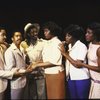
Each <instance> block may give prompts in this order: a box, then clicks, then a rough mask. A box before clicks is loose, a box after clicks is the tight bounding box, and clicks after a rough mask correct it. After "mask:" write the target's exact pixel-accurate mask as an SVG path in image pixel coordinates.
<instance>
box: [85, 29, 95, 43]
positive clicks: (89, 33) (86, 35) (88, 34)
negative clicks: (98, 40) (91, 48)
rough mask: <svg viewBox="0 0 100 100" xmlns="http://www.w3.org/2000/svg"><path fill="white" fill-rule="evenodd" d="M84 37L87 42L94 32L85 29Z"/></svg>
mask: <svg viewBox="0 0 100 100" xmlns="http://www.w3.org/2000/svg"><path fill="white" fill-rule="evenodd" d="M85 38H86V41H87V42H91V41H93V40H94V34H93V31H92V30H91V29H89V28H87V30H86V34H85Z"/></svg>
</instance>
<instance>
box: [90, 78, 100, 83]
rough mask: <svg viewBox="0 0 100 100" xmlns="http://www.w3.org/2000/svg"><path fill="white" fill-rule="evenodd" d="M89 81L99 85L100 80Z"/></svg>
mask: <svg viewBox="0 0 100 100" xmlns="http://www.w3.org/2000/svg"><path fill="white" fill-rule="evenodd" d="M91 80H92V81H94V83H98V84H100V80H94V79H93V78H91Z"/></svg>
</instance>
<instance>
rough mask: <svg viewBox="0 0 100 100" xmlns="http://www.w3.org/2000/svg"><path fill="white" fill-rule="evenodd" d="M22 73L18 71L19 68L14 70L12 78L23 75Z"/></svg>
mask: <svg viewBox="0 0 100 100" xmlns="http://www.w3.org/2000/svg"><path fill="white" fill-rule="evenodd" d="M23 75H24V74H23V73H22V72H20V69H17V70H16V72H15V73H14V75H13V77H14V78H18V77H21V76H23Z"/></svg>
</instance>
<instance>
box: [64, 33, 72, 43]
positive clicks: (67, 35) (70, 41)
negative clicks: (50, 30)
mask: <svg viewBox="0 0 100 100" xmlns="http://www.w3.org/2000/svg"><path fill="white" fill-rule="evenodd" d="M65 41H66V43H67V44H70V43H72V41H73V38H72V36H71V35H70V34H68V33H66V36H65Z"/></svg>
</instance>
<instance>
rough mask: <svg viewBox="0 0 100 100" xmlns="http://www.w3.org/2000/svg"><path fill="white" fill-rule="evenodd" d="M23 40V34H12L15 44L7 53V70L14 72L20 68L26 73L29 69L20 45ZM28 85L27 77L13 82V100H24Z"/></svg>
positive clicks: (17, 32) (18, 78)
mask: <svg viewBox="0 0 100 100" xmlns="http://www.w3.org/2000/svg"><path fill="white" fill-rule="evenodd" d="M21 40H22V34H21V32H19V31H16V32H14V33H13V34H12V41H13V43H12V44H11V45H10V47H9V48H8V49H7V50H6V52H5V64H6V66H5V69H6V70H12V69H13V68H18V69H19V72H21V73H25V72H26V70H25V68H26V67H27V65H26V63H25V55H24V53H23V52H21V49H20V43H21ZM25 85H26V76H21V77H16V78H14V79H12V80H11V99H12V100H18V99H23V92H24V87H25Z"/></svg>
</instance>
